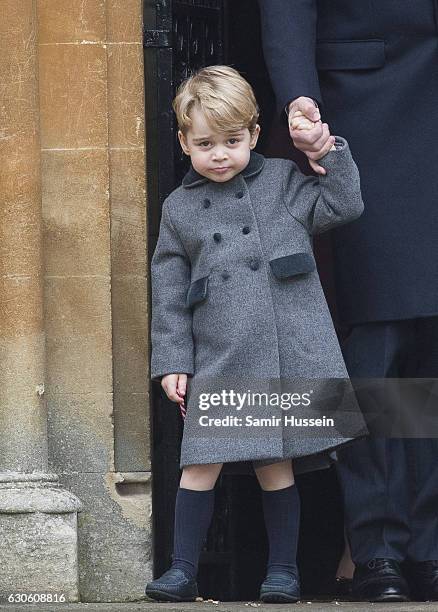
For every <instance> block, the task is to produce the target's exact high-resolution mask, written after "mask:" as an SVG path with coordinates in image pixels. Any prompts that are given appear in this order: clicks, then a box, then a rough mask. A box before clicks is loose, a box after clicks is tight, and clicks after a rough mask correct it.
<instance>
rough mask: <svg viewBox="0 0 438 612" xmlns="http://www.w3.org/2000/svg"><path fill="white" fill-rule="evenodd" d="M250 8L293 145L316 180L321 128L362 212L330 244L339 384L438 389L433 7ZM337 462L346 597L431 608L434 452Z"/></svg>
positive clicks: (371, 0) (417, 442) (312, 0)
mask: <svg viewBox="0 0 438 612" xmlns="http://www.w3.org/2000/svg"><path fill="white" fill-rule="evenodd" d="M259 5H260V10H261V20H262V34H263V47H264V54H265V59H266V63H267V66H268V69H269V72H270V76H271V80H272V83H273V87H274V90H275V94H276V98H277V103H278V112H279V113H280V112H281V113H284V110H285V109H286V114H288V115H289V121H290V123H291V118H292V115H293V114H294V113H295V111H296V110H300V111H301V112H303V114H304V115H306V117H307V118H308V119H310V120H312V121H314V122H316V123H315V127H314V128H313V129H312V130H309V131H308V132H306V131H305V130H301V131H297V130H293V129H292V128H290V133H291V137H292V138H293V141H294V144H295V146H296V147H297V148H298V149H300V150H301V151H303V152H305V153H306V154H307V156H308V158H309V160H310V163H311V166H312V168H313V169H314V170H315V172H318V173H323V169H322V168H321V167H320V166H318V164H317V162H315V161H312V157H313V158H316V157H318V156H319V155H320V152H321V151H322V150H323V149H324V147H327V146H328V144H329V140H328V139H329V135H330V133H329V127H330V130H331V131H332V133H333V134H339V135H341V136H344V137H345V138H347V140H348V142H349V144H350V147H351V150H352V152H353V155H354V157H355V160H356V162H357V164H358V167H359V170H360V174H361V185H362V194H363V199H364V202H365V212H364V214H363V215H362V217H361V218H360V219H358V220H356V221H355V222H354V223H352V224H349V225H348V226H345V227H340V228H338V229H336V230H334V231H333V232H332V245H333V254H334V270H335V285H336V298H337V309H338V316H339V322H340V323H342V324H343V325H345V326H346V327H347V329H348V332H349V333H348V335H347V336H346V338H345V339H344V340H343V342H342V349H343V353H344V357H345V360H346V363H347V367H348V370H349V373H350V376H351V377H352V378H356V377H359V378H363V377H365V378H370V379H371V378H406V377H407V378H436V377H437V376H438V168H437V162H436V160H437V158H438V129H437V125H438V0H416V1H415V2H414V1H410V2H400V1H399V0H367V1H365V0H259ZM320 111H321V114H322V116H323V117H324V120H325V121H327V123H328V126H329V127H328V126H327V125H326V124H322V123H321V121H320V118H321V116H320V114H319V113H320ZM284 117H285V119H286V115H284ZM395 408H397V406H395ZM430 435H432V434H430ZM339 459H340V461H339V467H338V474H339V477H340V482H341V486H342V489H343V493H344V499H345V521H346V530H347V534H348V539H349V542H350V546H351V551H352V558H353V561H354V562H355V564H356V569H355V573H354V580H353V593H354V595H355V596H356V597H357V598H360V599H364V600H371V601H404V600H407V599H408V598H409V597H412V598H418V599H433V600H438V561H437V560H438V441H437V439H429V438H423V439H419V438H417V439H412V438H411V439H403V438H401V437H393V438H391V437H386V438H383V437H381V438H378V437H369V438H367V439H364V440H361V441H358V442H357V443H355V444H354V445H352V446H351V447H350V448H348V449H345V450H344V451H343V452H342V453H340V456H339ZM402 562H406V563H402ZM400 564H402V566H400Z"/></svg>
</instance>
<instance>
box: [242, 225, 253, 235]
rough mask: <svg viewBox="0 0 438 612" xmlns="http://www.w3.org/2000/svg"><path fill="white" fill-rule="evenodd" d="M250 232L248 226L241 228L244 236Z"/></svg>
mask: <svg viewBox="0 0 438 612" xmlns="http://www.w3.org/2000/svg"><path fill="white" fill-rule="evenodd" d="M250 231H251V229H250V228H249V226H248V225H245V227H243V228H242V232H243V233H244V234H249V232H250Z"/></svg>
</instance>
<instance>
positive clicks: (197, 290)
mask: <svg viewBox="0 0 438 612" xmlns="http://www.w3.org/2000/svg"><path fill="white" fill-rule="evenodd" d="M207 288H208V276H203V277H202V278H198V279H197V280H195V281H193V283H191V284H190V287H189V289H188V291H187V297H186V306H187V307H188V308H190V306H193V305H194V304H197V303H198V302H202V300H205V298H206V297H207Z"/></svg>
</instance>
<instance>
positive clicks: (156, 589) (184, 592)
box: [145, 568, 198, 601]
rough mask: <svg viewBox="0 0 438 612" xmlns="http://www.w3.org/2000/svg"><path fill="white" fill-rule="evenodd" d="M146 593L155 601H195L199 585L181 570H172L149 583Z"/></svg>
mask: <svg viewBox="0 0 438 612" xmlns="http://www.w3.org/2000/svg"><path fill="white" fill-rule="evenodd" d="M145 593H146V595H147V596H148V597H150V598H151V599H155V601H195V599H196V598H197V597H198V585H197V584H196V580H195V579H194V578H188V577H187V576H186V575H185V573H184V572H183V571H182V570H181V569H179V568H170V569H168V570H167V572H165V573H164V574H163V575H162V576H160V578H157V579H156V580H153V581H152V582H148V583H147V585H146V589H145Z"/></svg>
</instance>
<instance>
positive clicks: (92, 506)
mask: <svg viewBox="0 0 438 612" xmlns="http://www.w3.org/2000/svg"><path fill="white" fill-rule="evenodd" d="M1 9H2V19H1V21H2V24H1V26H0V29H1V32H0V49H1V53H0V83H1V84H0V87H1V92H0V93H1V97H2V99H3V100H6V104H3V105H2V107H3V108H2V110H1V111H0V112H1V116H0V119H1V124H2V126H1V129H2V131H3V133H2V134H0V153H1V155H2V164H1V165H2V168H1V170H0V173H1V176H0V179H4V180H1V181H0V199H1V201H2V204H1V208H0V283H1V286H2V298H3V299H1V298H0V389H1V390H0V434H1V436H2V441H3V440H4V443H2V445H1V448H0V473H6V474H7V473H8V472H10V471H15V472H20V473H21V472H23V473H29V472H32V471H40V472H47V471H49V472H51V473H54V474H57V475H58V476H59V481H60V484H61V485H62V486H63V487H64V489H67V490H68V491H69V492H71V493H73V494H75V495H76V496H77V497H78V498H79V500H80V501H81V502H82V510H81V511H80V512H79V515H78V545H79V548H78V550H79V598H80V599H81V600H83V601H123V600H129V599H138V598H139V597H141V596H142V595H143V589H144V583H145V582H146V581H147V580H148V579H149V578H150V576H151V561H152V560H151V486H150V485H151V483H150V453H149V449H150V444H149V442H150V441H149V412H148V409H149V394H148V393H149V382H148V358H149V338H148V292H147V244H146V240H147V218H146V185H145V134H144V76H143V50H142V2H141V0H2V1H1ZM1 192H3V193H1ZM8 445H10V448H9V447H8ZM17 445H18V446H19V447H20V448H21V450H19V449H17ZM27 447H29V448H27ZM23 449H24V450H23ZM9 518H10V517H9Z"/></svg>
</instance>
